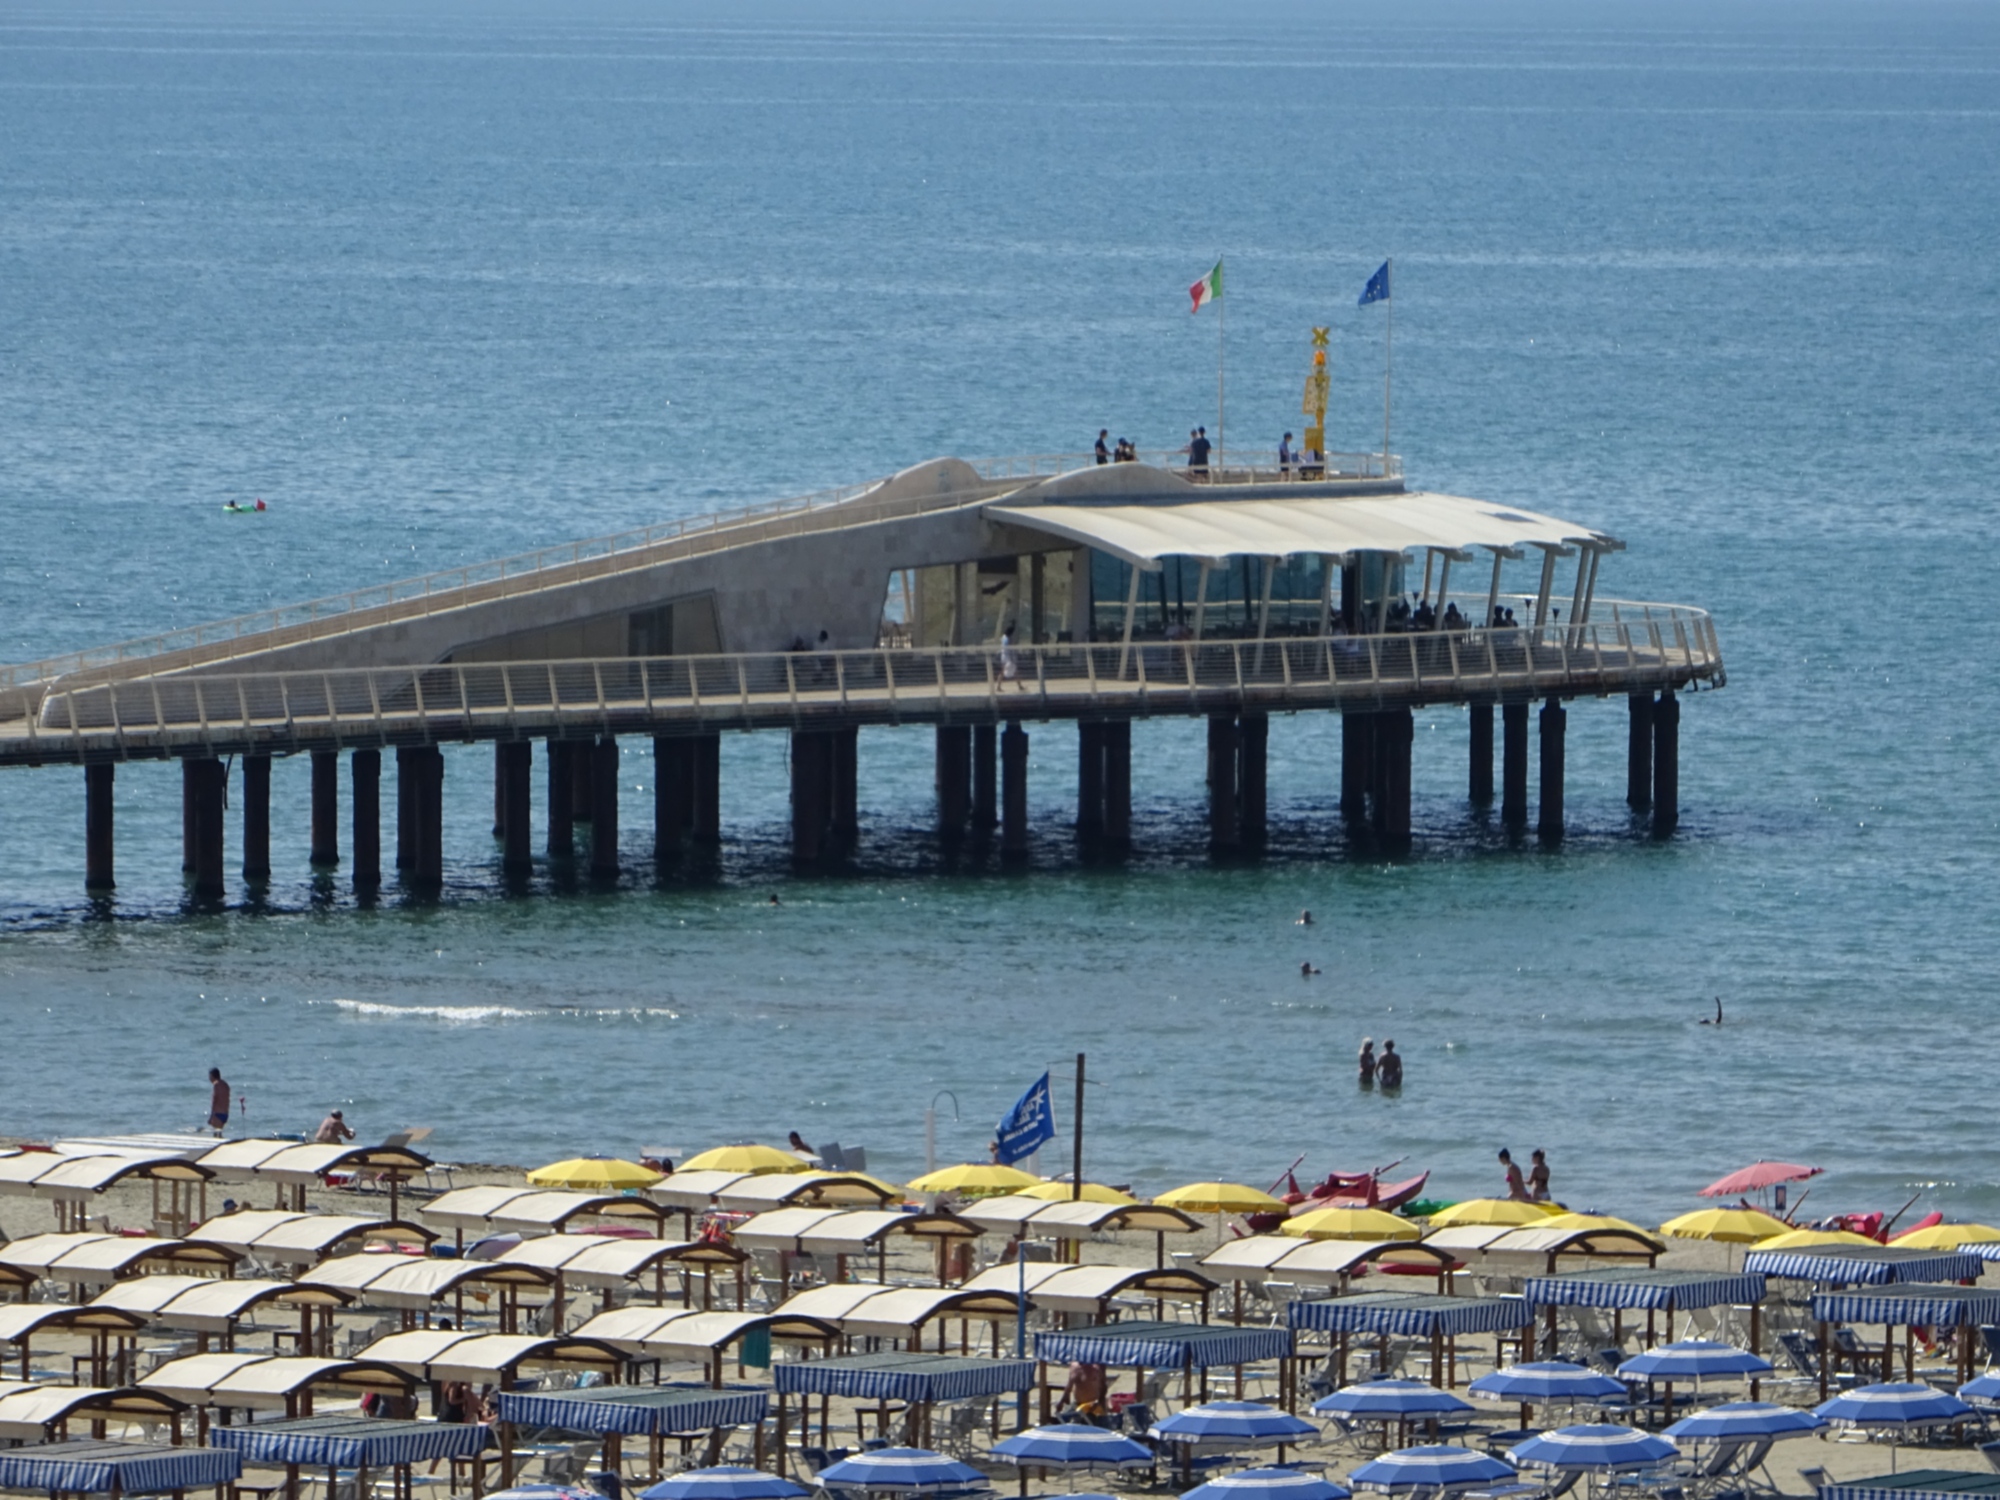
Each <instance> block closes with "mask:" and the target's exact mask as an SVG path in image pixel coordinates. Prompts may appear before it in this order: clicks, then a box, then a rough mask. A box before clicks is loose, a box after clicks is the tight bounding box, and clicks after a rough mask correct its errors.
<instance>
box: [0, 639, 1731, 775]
mask: <svg viewBox="0 0 2000 1500" xmlns="http://www.w3.org/2000/svg"><path fill="white" fill-rule="evenodd" d="M1600 602H1601V603H1602V604H1604V605H1605V606H1606V608H1607V613H1608V612H1610V610H1611V609H1612V608H1614V607H1615V610H1616V617H1615V618H1613V619H1610V620H1608V621H1605V622H1603V623H1594V624H1586V625H1575V624H1570V625H1553V624H1551V625H1548V626H1544V627H1540V628H1534V627H1527V628H1501V629H1466V630H1458V631H1442V630H1434V631H1418V632H1407V633H1398V634H1388V635H1357V636H1311V637H1296V636H1295V637H1286V638H1274V639H1266V640H1229V641H1134V642H1129V643H1126V642H1120V643H1098V644H1091V645H1069V644H1061V645H1049V646H1020V647H1012V648H1002V647H996V646H990V645H989V646H977V647H955V648H917V649H908V650H869V651H791V652H765V653H741V654H732V655H719V656H680V657H655V658H630V657H609V658H600V659H595V660H583V661H551V662H481V663H465V664H449V665H438V666H428V667H372V668H357V669H350V670H338V671H317V672H267V673H257V674H248V675H242V676H220V675H217V676H198V675H182V676H161V677H145V678H136V679H119V680H114V681H109V682H100V683H93V684H90V685H87V686H82V687H78V688H74V689H71V690H67V691H60V692H53V693H50V694H49V695H48V696H47V698H46V699H45V700H44V701H43V702H42V704H41V705H40V710H39V712H31V713H18V714H16V715H13V716H9V717H6V718H0V760H13V761H22V760H30V759H35V760H48V759H69V760H77V759H86V758H90V759H95V758H121V757H126V756H133V755H138V756H158V755H163V754H175V753H180V754H188V753H202V754H233V753H247V752H252V751H262V752H264V753H287V752H290V751H295V750H301V749H308V748H319V749H325V748H331V747H337V746H341V745H362V746H366V745H384V744H416V743H428V742H434V741H450V740H474V739H514V738H524V737H528V736H532V735H540V734H551V733H552V734H557V735H563V734H585V733H627V732H629V733H641V732H644V733H653V734H672V733H706V732H710V731H714V730H719V729H775V728H795V729H797V728H816V727H834V726H836V725H848V724H861V723H908V722H914V723H936V722H979V721H984V722H991V721H993V720H996V719H1005V718H1027V719H1069V718H1092V717H1116V716H1127V715H1129V716H1147V715H1158V714H1191V713H1203V712H1211V711H1219V710H1221V709H1223V708H1225V707H1229V708H1237V709H1247V710H1249V711H1252V712H1255V711H1260V710H1261V711H1266V712H1270V711H1283V710H1286V709H1294V708H1332V709H1357V710H1358V709H1372V708H1388V707H1397V706H1403V705H1420V704H1424V703H1441V702H1476V701H1488V702H1491V701H1500V700H1503V699H1505V700H1508V701H1520V700H1523V699H1527V698H1535V697H1543V696H1548V695H1556V696H1564V697H1574V696H1581V695H1585V694H1613V693H1624V692H1635V691H1640V690H1647V689H1651V688H1656V687H1684V686H1687V685H1689V684H1691V683H1697V682H1705V683H1708V684H1710V685H1713V686H1721V685H1722V682H1723V680H1724V673H1723V666H1722V652H1721V646H1720V643H1719V642H1718V640H1717V639H1716V634H1715V625H1714V621H1713V620H1712V619H1710V617H1709V615H1708V613H1707V612H1706V611H1704V610H1700V609H1695V608H1691V607H1688V606H1685V605H1668V604H1633V603H1628V602H1626V601H1600Z"/></svg>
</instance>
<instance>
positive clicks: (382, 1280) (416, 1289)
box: [298, 1252, 531, 1310]
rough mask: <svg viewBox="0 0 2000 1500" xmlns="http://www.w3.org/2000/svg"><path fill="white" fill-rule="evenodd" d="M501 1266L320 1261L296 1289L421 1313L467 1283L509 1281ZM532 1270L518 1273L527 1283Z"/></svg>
mask: <svg viewBox="0 0 2000 1500" xmlns="http://www.w3.org/2000/svg"><path fill="white" fill-rule="evenodd" d="M498 1267H499V1262H498V1261H484V1260H435V1259H432V1258H431V1257H430V1256H427V1255H382V1254H369V1253H365V1252H364V1253H363V1254H360V1255H343V1256H340V1257H338V1258H336V1259H334V1260H327V1261H321V1262H320V1263H319V1264H318V1265H316V1266H314V1267H312V1268H311V1269H310V1270H306V1271H302V1272H300V1273H299V1279H298V1285H300V1286H310V1287H329V1288H337V1289H339V1290H341V1291H343V1292H346V1293H348V1294H349V1295H351V1296H352V1297H353V1299H354V1301H355V1302H357V1303H359V1304H360V1305H361V1306H363V1307H396V1308H410V1309H413V1310H414V1309H422V1308H426V1307H429V1306H430V1305H431V1304H432V1303H433V1302H435V1301H437V1300H438V1299H439V1298H440V1297H446V1296H449V1295H450V1294H451V1293H453V1292H455V1291H456V1290H457V1289H458V1288H459V1287H460V1286H461V1285H463V1284H464V1283H465V1282H468V1281H493V1280H499V1279H505V1278H506V1277H507V1273H506V1272H504V1271H501V1270H499V1269H498ZM530 1270H531V1268H529V1267H526V1266H519V1267H516V1268H515V1276H514V1278H513V1279H526V1277H527V1275H528V1273H529V1271H530Z"/></svg>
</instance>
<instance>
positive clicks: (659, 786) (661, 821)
mask: <svg viewBox="0 0 2000 1500" xmlns="http://www.w3.org/2000/svg"><path fill="white" fill-rule="evenodd" d="M689 749H690V746H689V742H688V741H687V740H685V739H683V738H681V737H680V736H679V735H672V734H656V735H654V736H653V858H654V860H655V861H656V862H657V861H661V860H668V859H672V858H673V857H674V856H675V855H676V854H678V853H679V852H680V849H681V845H682V844H683V843H684V842H685V841H686V839H687V836H688V834H689V833H690V832H691V831H692V826H691V825H692V824H693V822H694V767H693V764H692V762H693V756H692V755H691V754H690V753H689Z"/></svg>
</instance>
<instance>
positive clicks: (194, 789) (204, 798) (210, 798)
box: [181, 760, 224, 899]
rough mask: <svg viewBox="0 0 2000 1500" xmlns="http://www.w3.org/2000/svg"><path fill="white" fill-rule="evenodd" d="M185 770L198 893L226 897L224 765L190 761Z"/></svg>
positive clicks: (184, 790)
mask: <svg viewBox="0 0 2000 1500" xmlns="http://www.w3.org/2000/svg"><path fill="white" fill-rule="evenodd" d="M181 768H182V770H181V775H182V780H181V791H182V795H183V796H184V797H185V798H186V799H187V808H186V822H187V826H188V829H189V831H190V833H191V834H192V835H193V841H194V849H193V855H194V893H195V895H197V896H205V897H209V898H211V899H213V898H215V897H219V896H221V895H222V893H223V884H222V860H223V854H222V799H223V794H224V787H223V770H222V762H221V761H219V760H187V761H183V762H181Z"/></svg>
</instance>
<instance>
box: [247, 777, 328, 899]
mask: <svg viewBox="0 0 2000 1500" xmlns="http://www.w3.org/2000/svg"><path fill="white" fill-rule="evenodd" d="M315 759H317V757H315ZM315 813H317V809H315ZM243 878H244V879H245V880H269V879H270V878H271V757H270V756H268V755H246V756H244V757H243Z"/></svg>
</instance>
